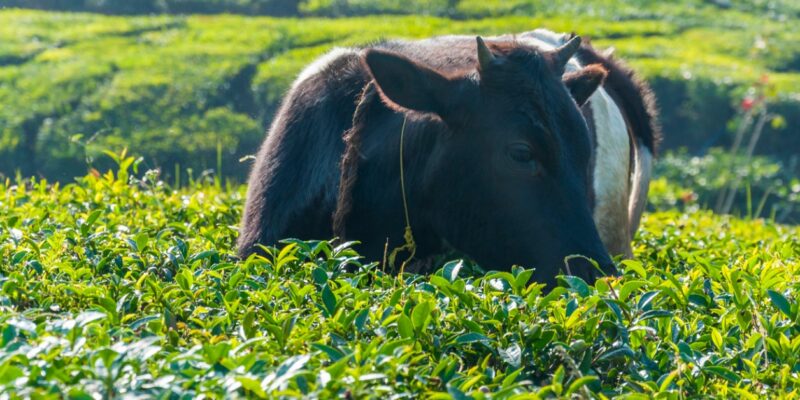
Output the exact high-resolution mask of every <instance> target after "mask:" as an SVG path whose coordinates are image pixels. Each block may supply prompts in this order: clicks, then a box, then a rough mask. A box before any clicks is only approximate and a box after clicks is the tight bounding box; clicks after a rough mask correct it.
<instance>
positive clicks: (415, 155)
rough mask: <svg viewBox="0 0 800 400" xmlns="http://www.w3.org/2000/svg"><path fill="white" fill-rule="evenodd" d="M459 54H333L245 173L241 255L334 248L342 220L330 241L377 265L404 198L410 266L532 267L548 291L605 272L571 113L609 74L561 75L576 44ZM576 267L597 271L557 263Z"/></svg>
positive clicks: (586, 139)
mask: <svg viewBox="0 0 800 400" xmlns="http://www.w3.org/2000/svg"><path fill="white" fill-rule="evenodd" d="M466 43H468V42H467V41H466V39H465V38H464V37H443V38H435V39H429V40H426V41H419V42H403V41H393V42H385V43H379V44H376V45H373V46H370V47H367V48H362V49H337V50H334V51H333V52H331V53H329V54H328V55H327V56H324V57H323V58H321V59H320V60H318V61H316V62H315V63H314V64H312V65H311V66H310V67H309V68H307V69H306V70H305V71H304V72H303V73H302V74H301V75H300V77H298V79H297V80H296V82H295V83H294V85H293V87H292V89H291V90H290V92H289V94H288V95H287V96H286V98H285V99H284V102H283V105H282V107H281V109H280V111H279V113H278V115H277V116H276V118H275V120H274V122H273V125H272V127H271V129H270V133H269V135H268V136H267V139H266V140H265V142H264V144H263V146H262V148H261V150H260V151H259V154H258V157H257V161H256V164H255V166H254V169H253V171H252V173H251V177H250V183H249V190H248V198H247V204H246V208H245V213H244V217H243V221H242V228H241V232H240V238H239V251H240V255H241V256H242V257H246V256H248V255H249V254H251V253H252V252H255V251H257V246H256V244H266V245H274V244H276V242H277V241H278V240H279V239H281V238H286V237H297V238H303V239H311V238H329V237H331V236H333V235H334V233H335V232H334V229H333V226H334V221H333V214H334V213H335V212H336V213H337V223H336V225H337V226H338V229H337V232H336V233H339V234H342V235H343V236H344V237H343V238H342V239H346V240H359V241H361V242H362V247H361V252H362V254H364V255H365V256H366V257H368V258H370V259H374V260H380V259H382V258H383V257H384V256H385V251H386V249H387V248H388V249H389V250H391V249H393V248H395V247H397V246H400V245H402V244H403V242H404V240H403V233H404V228H405V227H406V213H405V212H404V197H405V200H406V204H407V210H408V213H407V216H408V218H409V220H408V225H410V227H411V229H412V231H413V235H414V238H415V240H416V245H417V252H416V256H417V258H419V259H422V258H425V257H426V256H430V255H435V254H440V253H442V252H444V251H447V250H450V249H453V250H456V251H459V252H461V253H463V254H465V255H468V256H469V257H471V258H473V259H474V260H476V261H477V262H478V263H480V264H481V265H483V266H484V267H493V268H501V269H505V268H508V267H510V266H511V265H514V264H518V265H523V266H529V267H536V268H537V273H536V274H535V275H534V278H535V279H537V280H539V281H542V282H546V283H549V284H552V283H553V281H554V278H555V275H556V274H557V273H558V272H559V271H562V272H567V273H571V274H573V275H578V276H581V277H584V278H585V279H586V280H588V281H594V279H595V278H596V277H597V276H599V275H601V274H604V273H612V272H613V271H614V267H613V264H612V262H611V260H610V258H609V255H608V252H607V250H606V246H604V244H603V241H602V240H601V237H600V235H599V233H598V229H597V227H596V225H595V220H594V219H593V211H594V210H595V209H596V204H595V203H596V201H595V200H596V199H595V197H596V196H595V192H596V190H595V188H594V187H593V184H594V183H593V182H594V176H593V168H594V165H593V163H592V161H593V159H594V158H596V154H595V153H596V152H595V150H594V147H596V146H595V144H594V143H595V142H596V140H593V139H594V138H595V137H596V135H594V134H591V133H590V132H589V130H588V127H587V123H586V120H585V119H584V117H583V115H582V114H581V111H580V109H579V106H580V105H583V104H584V103H585V102H586V101H587V100H588V99H589V97H590V96H591V95H592V94H593V93H594V92H595V89H596V88H597V87H598V86H599V85H600V84H601V82H602V81H603V79H604V78H605V77H606V74H607V70H606V69H605V68H604V67H602V66H600V65H591V66H588V67H585V68H581V69H576V70H574V71H572V72H569V73H567V74H565V73H564V72H565V68H566V65H567V63H568V60H569V59H570V58H571V57H573V55H574V54H575V53H576V51H578V50H579V46H580V39H579V38H577V37H575V38H572V39H571V40H569V41H568V42H566V43H564V44H563V45H561V46H559V47H557V48H554V49H553V50H547V51H546V50H543V47H542V46H540V45H538V44H534V43H526V41H524V40H516V39H514V38H511V39H508V38H503V37H501V38H495V39H494V40H492V41H490V43H489V45H488V46H487V45H486V44H484V43H483V41H482V40H480V38H479V39H478V40H477V47H476V45H475V42H474V41H473V42H472V43H473V44H472V45H470V46H467V45H466ZM354 114H355V115H354ZM401 131H402V135H401ZM346 132H347V135H345V133H346ZM401 136H402V137H401ZM401 139H402V140H403V148H402V152H401V147H400V143H401ZM401 153H402V154H403V164H404V170H403V171H402V172H403V174H401V171H400V162H399V161H400V154H401ZM348 155H349V157H348ZM343 158H344V161H343ZM356 172H357V173H356ZM401 176H402V177H404V178H405V196H404V195H403V191H402V190H401ZM626 206H627V203H626ZM345 232H346V233H345ZM572 254H581V255H584V256H587V257H590V258H592V259H594V260H596V261H597V262H598V263H599V264H600V266H601V270H600V271H598V270H597V269H595V268H592V267H591V265H590V264H589V263H588V262H586V261H585V260H583V259H582V258H572V259H571V260H570V261H569V262H568V263H565V262H564V258H565V257H566V256H569V255H572Z"/></svg>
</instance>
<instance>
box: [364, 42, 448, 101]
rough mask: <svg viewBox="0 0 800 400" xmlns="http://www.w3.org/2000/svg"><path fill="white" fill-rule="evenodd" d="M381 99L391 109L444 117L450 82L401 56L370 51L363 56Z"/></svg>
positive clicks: (380, 51)
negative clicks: (397, 108) (395, 106)
mask: <svg viewBox="0 0 800 400" xmlns="http://www.w3.org/2000/svg"><path fill="white" fill-rule="evenodd" d="M364 64H366V66H367V69H368V70H369V72H370V74H372V77H373V78H374V79H375V83H376V84H377V86H378V87H379V88H380V92H381V96H382V97H383V98H384V100H388V101H387V103H389V105H392V104H396V105H398V106H400V107H403V108H407V109H409V110H414V111H422V112H432V113H436V114H439V115H442V113H443V112H445V110H446V108H447V107H446V105H445V102H444V101H443V99H444V97H445V96H446V95H447V93H448V87H449V86H450V85H449V84H450V81H449V80H448V79H447V78H446V77H444V76H442V75H441V74H439V73H437V72H436V71H434V70H432V69H430V68H427V67H425V66H422V65H419V64H417V63H415V62H413V61H411V60H409V59H408V58H406V57H403V56H401V55H399V54H395V53H391V52H387V51H382V50H368V51H367V52H366V55H365V56H364Z"/></svg>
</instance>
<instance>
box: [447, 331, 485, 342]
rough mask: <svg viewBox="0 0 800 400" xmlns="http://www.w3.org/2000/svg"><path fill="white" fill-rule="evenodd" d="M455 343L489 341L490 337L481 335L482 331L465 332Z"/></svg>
mask: <svg viewBox="0 0 800 400" xmlns="http://www.w3.org/2000/svg"><path fill="white" fill-rule="evenodd" d="M455 343H457V344H470V343H485V344H488V343H489V338H488V337H486V336H484V335H481V334H480V333H475V332H470V333H465V334H463V335H461V336H459V337H457V338H456V340H455Z"/></svg>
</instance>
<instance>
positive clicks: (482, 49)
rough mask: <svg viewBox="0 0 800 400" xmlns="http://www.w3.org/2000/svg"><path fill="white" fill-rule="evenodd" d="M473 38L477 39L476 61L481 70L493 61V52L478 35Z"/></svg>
mask: <svg viewBox="0 0 800 400" xmlns="http://www.w3.org/2000/svg"><path fill="white" fill-rule="evenodd" d="M475 40H477V41H478V63H479V64H480V66H481V70H485V69H487V68H489V64H491V63H492V61H494V54H492V52H491V51H490V50H489V48H488V47H486V43H484V42H483V39H481V37H480V36H478V37H476V38H475Z"/></svg>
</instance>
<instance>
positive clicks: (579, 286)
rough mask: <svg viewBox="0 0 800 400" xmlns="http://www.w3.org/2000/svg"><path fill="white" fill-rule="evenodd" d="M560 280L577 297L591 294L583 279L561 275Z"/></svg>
mask: <svg viewBox="0 0 800 400" xmlns="http://www.w3.org/2000/svg"><path fill="white" fill-rule="evenodd" d="M561 278H562V279H564V281H566V282H567V284H568V285H569V287H570V288H571V289H572V290H573V291H574V292H575V293H577V294H578V295H579V296H581V297H587V296H589V295H590V294H592V290H591V289H589V285H587V284H586V281H584V280H583V279H581V278H579V277H577V276H572V275H563V276H562V277H561Z"/></svg>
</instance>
